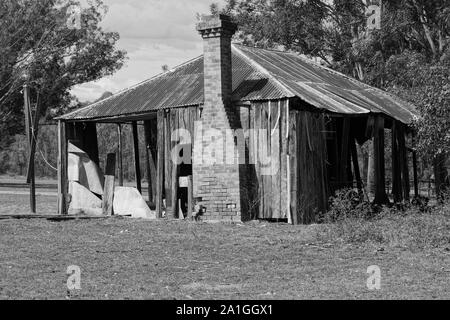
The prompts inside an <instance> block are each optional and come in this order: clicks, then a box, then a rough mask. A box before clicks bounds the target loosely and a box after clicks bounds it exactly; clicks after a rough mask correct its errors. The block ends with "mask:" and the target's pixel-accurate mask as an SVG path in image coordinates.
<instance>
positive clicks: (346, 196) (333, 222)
mask: <svg viewBox="0 0 450 320" xmlns="http://www.w3.org/2000/svg"><path fill="white" fill-rule="evenodd" d="M419 200H420V201H418V202H417V203H418V204H417V205H411V204H409V205H406V204H404V205H403V206H393V207H382V208H379V207H374V206H371V205H370V204H369V203H368V202H367V201H364V200H362V199H361V197H360V196H359V195H358V193H356V192H355V191H353V190H341V191H339V192H337V193H336V196H335V197H334V198H332V199H331V209H330V211H329V212H328V213H327V214H325V215H324V217H323V222H324V224H323V225H322V226H321V227H320V228H318V229H317V237H318V240H319V241H325V242H333V241H341V242H345V243H351V244H375V245H383V246H391V247H407V248H410V249H422V248H436V247H441V246H446V247H448V246H449V245H450V202H447V203H445V204H444V205H439V206H436V207H430V206H427V207H426V208H424V203H428V202H427V201H426V199H419ZM413 203H414V202H413Z"/></svg>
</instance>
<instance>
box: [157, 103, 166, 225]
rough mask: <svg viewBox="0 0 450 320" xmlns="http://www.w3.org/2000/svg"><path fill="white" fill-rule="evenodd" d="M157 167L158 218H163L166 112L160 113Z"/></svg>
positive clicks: (158, 120) (161, 111)
mask: <svg viewBox="0 0 450 320" xmlns="http://www.w3.org/2000/svg"><path fill="white" fill-rule="evenodd" d="M157 126H158V130H157V140H158V143H157V145H158V146H157V160H156V161H157V165H156V216H157V217H158V218H162V206H163V203H162V202H163V189H164V148H165V146H164V110H160V111H158V119H157Z"/></svg>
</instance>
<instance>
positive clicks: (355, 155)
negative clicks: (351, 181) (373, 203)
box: [350, 138, 363, 192]
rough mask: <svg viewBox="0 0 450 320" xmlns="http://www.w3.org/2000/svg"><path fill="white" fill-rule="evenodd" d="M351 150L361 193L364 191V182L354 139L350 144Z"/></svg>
mask: <svg viewBox="0 0 450 320" xmlns="http://www.w3.org/2000/svg"><path fill="white" fill-rule="evenodd" d="M350 148H351V156H352V161H353V171H354V172H355V179H356V187H357V188H358V190H359V191H360V192H361V191H363V182H362V179H361V171H360V169H359V161H358V150H357V149H356V140H355V138H353V139H352V141H351V142H350Z"/></svg>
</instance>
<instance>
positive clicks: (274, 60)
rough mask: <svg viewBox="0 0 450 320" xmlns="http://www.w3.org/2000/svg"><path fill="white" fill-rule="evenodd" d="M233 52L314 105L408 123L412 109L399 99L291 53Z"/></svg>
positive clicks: (238, 47) (413, 113)
mask: <svg viewBox="0 0 450 320" xmlns="http://www.w3.org/2000/svg"><path fill="white" fill-rule="evenodd" d="M235 48H236V50H237V51H239V52H240V53H241V54H242V55H244V56H246V57H248V58H249V59H250V60H252V61H253V62H254V63H256V64H258V65H259V66H261V68H263V69H264V70H266V72H267V73H268V74H269V75H270V76H272V77H273V78H275V79H276V80H278V81H279V82H280V83H281V84H282V85H283V86H284V87H285V89H286V90H287V91H289V92H291V93H292V94H294V95H295V96H298V97H299V98H301V99H302V100H304V101H306V102H308V103H309V104H311V105H313V106H314V107H316V108H320V109H324V110H327V111H331V112H335V113H342V114H361V113H383V114H386V115H389V116H391V117H393V118H394V119H397V120H400V121H402V122H404V123H409V122H411V120H412V119H413V118H414V117H415V116H417V111H416V108H415V107H414V106H413V105H412V104H410V103H408V102H406V101H402V100H401V99H399V98H397V97H395V96H393V95H391V94H389V93H387V92H385V91H383V90H380V89H377V88H374V87H371V86H369V85H367V84H365V83H362V82H360V81H358V80H356V79H353V78H351V77H348V76H346V75H344V74H342V73H339V72H337V71H334V70H332V69H329V68H326V67H323V66H320V65H318V64H316V63H314V62H312V61H311V60H309V59H306V58H302V57H301V56H299V55H297V54H295V53H289V52H281V51H274V50H264V49H258V48H251V47H246V46H241V45H235Z"/></svg>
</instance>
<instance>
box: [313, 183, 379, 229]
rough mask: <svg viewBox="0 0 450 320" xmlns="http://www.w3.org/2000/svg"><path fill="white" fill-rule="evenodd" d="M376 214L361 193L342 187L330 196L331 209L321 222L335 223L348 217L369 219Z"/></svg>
mask: <svg viewBox="0 0 450 320" xmlns="http://www.w3.org/2000/svg"><path fill="white" fill-rule="evenodd" d="M373 216H374V207H373V206H372V205H371V204H370V202H368V201H365V200H364V196H363V195H362V194H361V193H358V192H357V191H355V190H353V189H342V190H338V191H337V192H336V195H335V196H334V197H332V198H330V210H329V211H328V212H327V213H325V214H324V215H323V216H322V217H321V219H320V220H321V222H324V223H335V222H339V221H345V220H347V219H363V220H367V219H370V218H372V217H373Z"/></svg>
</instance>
